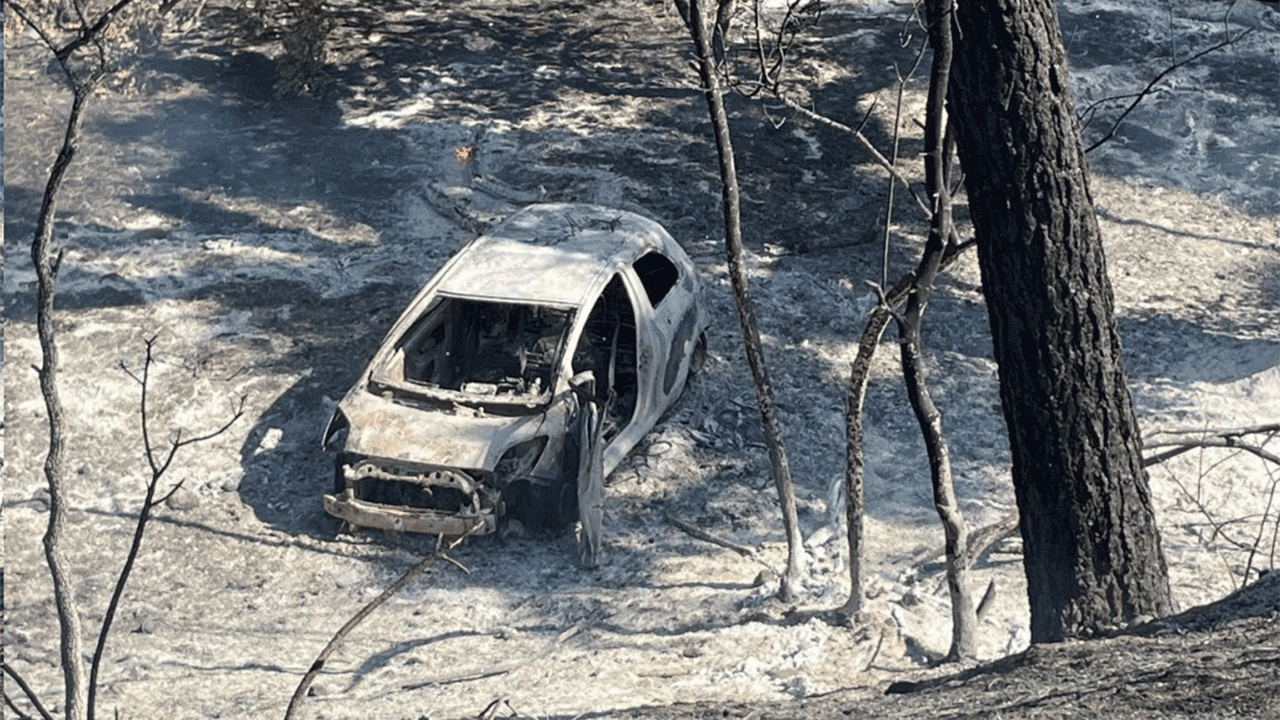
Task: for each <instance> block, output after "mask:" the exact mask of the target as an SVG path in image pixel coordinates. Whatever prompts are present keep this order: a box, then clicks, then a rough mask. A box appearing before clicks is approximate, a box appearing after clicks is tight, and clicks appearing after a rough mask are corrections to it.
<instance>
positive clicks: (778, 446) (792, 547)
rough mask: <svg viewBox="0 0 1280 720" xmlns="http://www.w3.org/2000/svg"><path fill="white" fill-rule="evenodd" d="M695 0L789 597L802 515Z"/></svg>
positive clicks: (695, 27)
mask: <svg viewBox="0 0 1280 720" xmlns="http://www.w3.org/2000/svg"><path fill="white" fill-rule="evenodd" d="M702 5H703V3H702V2H699V0H690V4H689V17H688V18H686V22H687V24H688V26H689V30H690V32H691V33H692V35H693V41H694V45H695V46H696V47H697V49H698V68H699V74H700V76H701V78H702V85H703V92H704V94H705V95H706V98H707V111H708V113H709V114H710V116H711V124H712V127H713V128H714V130H715V140H716V150H717V152H718V154H719V157H720V180H721V183H720V185H721V190H722V194H723V200H724V225H725V238H724V246H725V255H726V258H727V260H728V265H729V280H730V282H731V284H732V285H733V295H734V299H735V300H736V301H737V306H738V320H739V322H740V323H741V325H742V337H743V341H744V344H745V345H746V352H747V364H748V365H750V366H751V377H752V380H753V381H754V385H755V391H756V402H757V404H758V405H759V406H760V419H761V422H762V424H763V425H764V439H765V445H766V446H767V447H768V449H769V461H770V465H771V467H772V473H773V482H774V486H775V487H776V488H777V491H778V502H779V504H780V505H781V506H782V525H783V529H784V530H785V532H786V535H787V572H786V574H785V575H783V577H782V586H781V588H779V594H780V595H781V597H782V598H783V599H785V600H787V601H790V600H793V599H795V596H796V593H795V584H796V583H798V582H800V579H801V578H802V577H803V575H804V565H805V563H804V544H803V543H804V541H803V539H802V538H801V537H800V519H799V514H798V512H797V509H796V491H795V484H794V483H793V482H792V480H791V468H790V466H789V465H788V463H787V452H786V448H785V447H784V445H783V442H782V425H781V424H780V423H779V422H778V410H777V406H776V405H774V402H773V389H772V386H771V385H770V384H769V373H768V370H767V368H766V366H765V361H764V348H763V347H762V345H761V342H760V328H759V327H758V325H757V324H756V316H755V309H754V306H753V305H752V302H751V293H750V290H749V288H748V286H747V269H746V265H745V263H744V261H743V249H742V222H741V208H740V202H739V198H738V172H737V169H736V168H735V166H734V162H733V143H732V142H731V139H730V135H729V120H728V116H727V115H726V113H725V109H724V98H723V97H722V96H721V90H720V78H719V76H717V75H716V70H715V61H714V60H713V58H712V53H711V38H709V37H707V29H708V26H709V23H708V22H707V21H706V17H707V16H706V15H705V12H706V10H705V8H704V7H702Z"/></svg>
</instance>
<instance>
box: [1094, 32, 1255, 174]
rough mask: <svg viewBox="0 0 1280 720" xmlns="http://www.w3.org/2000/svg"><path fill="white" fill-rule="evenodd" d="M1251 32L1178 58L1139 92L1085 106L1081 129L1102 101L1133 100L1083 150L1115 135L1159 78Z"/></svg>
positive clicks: (1229, 37)
mask: <svg viewBox="0 0 1280 720" xmlns="http://www.w3.org/2000/svg"><path fill="white" fill-rule="evenodd" d="M1251 32H1253V28H1247V29H1246V30H1245V31H1244V32H1242V33H1240V34H1239V35H1237V36H1235V37H1234V38H1233V37H1231V36H1230V35H1228V36H1227V39H1225V40H1222V41H1221V42H1218V43H1215V44H1214V45H1210V46H1209V47H1207V48H1205V49H1204V50H1201V51H1200V52H1198V53H1196V54H1194V55H1192V56H1191V57H1188V58H1186V59H1185V60H1179V61H1177V62H1175V63H1173V64H1172V65H1170V66H1169V67H1167V68H1165V69H1164V70H1161V71H1160V72H1159V73H1157V74H1156V76H1155V77H1153V78H1151V80H1150V81H1149V82H1148V83H1147V84H1146V86H1145V87H1143V88H1142V90H1140V91H1139V92H1136V93H1131V94H1128V95H1117V96H1115V97H1109V98H1103V99H1102V100H1099V101H1097V102H1095V103H1093V104H1092V105H1090V106H1089V107H1087V108H1085V109H1084V111H1083V112H1081V113H1080V117H1081V118H1083V119H1084V123H1083V127H1081V130H1082V131H1083V130H1084V128H1085V127H1088V126H1089V123H1090V122H1092V121H1093V116H1094V113H1095V112H1096V109H1097V107H1098V106H1099V105H1101V104H1103V103H1107V102H1111V101H1113V100H1124V99H1126V98H1133V102H1131V103H1129V106H1128V107H1126V108H1125V109H1124V112H1122V113H1120V117H1118V118H1116V119H1115V122H1113V123H1111V129H1109V130H1107V132H1106V134H1105V135H1103V136H1102V138H1100V139H1099V140H1098V141H1097V142H1095V143H1093V144H1092V145H1090V146H1089V147H1087V148H1085V150H1084V151H1085V152H1086V153H1090V152H1093V151H1094V150H1095V149H1097V148H1098V147H1099V146H1101V145H1102V144H1103V143H1106V142H1107V141H1109V140H1111V138H1113V137H1115V134H1116V131H1117V130H1119V129H1120V124H1121V123H1123V122H1124V119H1125V118H1127V117H1129V113H1131V112H1133V110H1134V108H1136V107H1138V104H1139V103H1141V102H1142V101H1143V100H1144V99H1146V97H1147V95H1148V94H1150V93H1151V91H1152V90H1153V89H1155V86H1156V85H1157V84H1158V83H1159V82H1160V81H1161V80H1163V79H1164V77H1165V76H1166V75H1168V74H1169V73H1171V72H1173V71H1174V70H1177V69H1178V68H1180V67H1182V66H1183V65H1186V64H1188V63H1193V62H1195V61H1196V60H1199V59H1200V58H1202V57H1204V56H1205V55H1208V54H1209V53H1211V52H1215V51H1217V50H1221V49H1222V48H1224V47H1227V46H1229V45H1234V44H1235V43H1237V42H1239V41H1240V40H1242V39H1243V38H1244V37H1245V36H1246V35H1248V34H1249V33H1251Z"/></svg>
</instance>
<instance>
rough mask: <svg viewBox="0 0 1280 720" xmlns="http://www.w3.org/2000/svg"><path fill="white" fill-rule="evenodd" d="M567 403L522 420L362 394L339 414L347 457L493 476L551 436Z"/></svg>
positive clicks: (342, 406) (355, 395) (349, 400)
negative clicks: (507, 460)
mask: <svg viewBox="0 0 1280 720" xmlns="http://www.w3.org/2000/svg"><path fill="white" fill-rule="evenodd" d="M564 405H565V402H564V401H563V400H561V401H559V402H557V403H553V404H552V406H551V407H550V408H548V409H547V411H545V412H540V413H536V414H533V415H522V416H518V417H506V416H500V415H487V414H482V413H480V412H478V411H476V410H473V409H471V408H467V407H457V408H455V409H453V410H450V409H444V408H441V409H423V408H419V407H413V406H409V405H404V404H401V403H398V402H395V401H393V400H391V399H388V398H384V397H380V396H377V395H373V394H371V393H369V392H367V391H365V390H363V389H357V390H355V391H354V392H352V393H351V394H350V395H348V396H347V397H346V398H343V400H342V403H341V404H340V405H339V406H338V409H339V410H340V411H341V412H342V413H343V414H344V415H345V416H346V417H347V419H348V420H349V421H350V430H349V434H348V435H347V440H346V443H345V447H344V450H345V452H349V453H354V454H358V455H365V456H368V457H374V458H380V459H384V460H397V461H401V462H405V463H412V464H419V465H435V466H441V467H451V468H458V469H462V470H493V468H494V466H495V465H496V464H497V462H498V459H499V458H501V457H502V454H503V453H504V452H506V450H507V449H508V448H510V447H511V446H513V445H516V444H518V443H521V442H524V441H526V440H530V439H532V438H534V437H536V436H537V435H539V434H544V435H545V434H548V432H549V431H551V430H552V428H551V427H550V426H551V425H556V424H562V423H549V422H548V418H549V417H557V418H559V417H564V416H565V415H566V414H567V413H566V412H565V408H564Z"/></svg>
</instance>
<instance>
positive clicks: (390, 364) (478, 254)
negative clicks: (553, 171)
mask: <svg viewBox="0 0 1280 720" xmlns="http://www.w3.org/2000/svg"><path fill="white" fill-rule="evenodd" d="M707 324H708V315H707V310H706V307H705V303H704V302H703V300H702V297H701V286H700V284H699V280H698V276H697V273H696V271H695V269H694V266H693V264H692V263H691V262H690V261H689V258H688V256H687V255H686V254H685V253H684V251H683V250H682V249H681V248H680V246H679V245H677V244H676V242H675V241H674V240H673V239H672V238H671V236H670V235H668V234H667V232H666V231H665V230H664V229H663V228H662V227H661V226H660V225H658V224H657V223H655V222H653V221H652V220H649V219H646V218H644V217H641V216H640V215H636V214H634V213H630V212H625V211H620V210H614V209H609V208H604V207H599V206H594V205H582V204H547V205H534V206H531V207H528V208H525V209H523V210H521V211H519V212H517V213H516V214H514V215H512V216H511V217H510V218H508V219H507V220H505V221H503V222H502V223H500V224H499V225H497V226H496V227H494V228H493V229H492V230H491V231H490V232H488V233H487V234H485V235H483V236H481V237H479V238H477V239H475V240H473V241H471V242H470V243H469V244H467V245H466V246H465V247H464V248H463V249H462V250H460V251H459V252H458V253H457V254H456V255H455V256H454V257H453V258H451V259H450V260H449V261H448V262H447V263H446V264H445V266H444V267H443V268H442V269H441V270H440V271H439V272H438V273H437V274H436V275H435V277H433V278H432V279H431V281H430V282H429V283H427V285H426V286H425V287H424V288H423V289H422V290H421V291H420V292H419V293H418V295H417V296H416V297H415V298H414V299H413V301H412V302H411V303H410V304H409V307H408V308H407V309H406V310H405V311H404V313H403V314H402V315H401V316H400V319H399V320H397V321H396V323H395V325H393V326H392V328H391V330H390V332H389V333H388V334H387V337H386V339H385V340H384V341H383V343H382V346H381V347H380V348H379V349H378V352H377V354H376V355H375V356H374V358H373V360H372V362H370V363H369V366H368V367H367V368H366V369H365V371H364V372H363V373H362V374H361V375H360V378H359V380H358V381H357V383H356V384H355V386H354V387H353V388H351V390H350V391H349V392H348V393H347V394H346V396H345V397H344V398H343V399H342V401H341V402H340V403H339V405H338V408H337V410H336V411H335V413H334V415H333V418H332V419H331V420H330V421H329V424H328V427H327V428H326V429H325V431H324V447H325V449H326V450H329V451H333V452H335V453H336V457H335V461H336V462H335V465H336V471H335V480H334V485H335V486H334V492H333V494H330V495H325V497H324V506H325V510H327V511H328V512H329V513H330V514H331V515H334V516H336V517H338V518H341V519H343V520H345V521H346V522H347V524H348V526H351V527H372V528H382V529H386V530H393V531H408V532H419V533H432V534H442V535H462V534H466V533H477V534H483V533H490V532H493V531H495V530H496V529H498V527H499V525H500V524H506V523H508V522H510V521H511V520H518V521H519V522H520V523H521V524H522V525H524V526H525V527H526V529H529V530H534V529H556V528H563V527H565V526H567V525H568V524H570V523H571V522H572V521H574V520H578V519H581V520H582V522H583V524H584V527H585V526H586V525H588V520H589V518H587V517H586V515H587V514H589V513H591V512H593V508H591V507H586V506H585V505H587V504H591V503H594V505H595V506H597V507H596V509H595V510H594V512H596V513H597V517H596V518H595V523H596V524H597V525H598V521H599V517H598V500H599V493H600V489H599V484H600V483H601V482H602V480H603V476H604V475H607V474H608V473H609V472H611V471H612V470H613V468H614V467H616V466H617V465H618V463H619V462H620V461H621V460H622V459H623V457H625V456H626V454H627V453H628V452H630V451H631V450H632V449H633V448H634V447H635V446H636V444H637V443H638V442H639V441H640V440H641V439H642V438H643V437H644V435H645V434H646V433H647V432H649V430H650V429H652V428H653V426H654V424H655V423H656V422H657V421H658V419H659V417H660V416H661V415H662V414H663V412H664V411H666V410H667V408H669V407H670V406H671V404H672V403H673V402H675V400H676V399H677V398H678V397H679V396H680V393H681V392H682V390H683V389H684V386H685V382H686V380H687V378H688V376H689V374H690V372H691V371H692V370H694V369H696V367H697V365H698V364H699V363H700V362H701V358H703V357H705V353H706V338H705V331H706V328H707ZM593 464H594V467H593ZM593 475H594V480H593V479H592V477H593ZM590 484H594V485H595V487H587V486H588V485H590ZM593 494H594V499H593V500H591V501H590V502H589V503H584V502H582V501H581V500H580V497H588V496H592V495H593Z"/></svg>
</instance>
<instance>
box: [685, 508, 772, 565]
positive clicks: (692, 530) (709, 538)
mask: <svg viewBox="0 0 1280 720" xmlns="http://www.w3.org/2000/svg"><path fill="white" fill-rule="evenodd" d="M666 518H667V522H669V523H671V524H672V525H675V526H676V527H677V528H679V529H680V530H683V531H684V532H686V533H688V534H689V535H691V536H693V537H695V538H697V539H699V540H702V541H704V542H709V543H711V544H712V545H719V546H720V547H722V548H728V549H730V550H732V551H734V552H736V553H738V554H739V555H741V556H743V557H749V558H751V559H752V560H758V559H759V558H757V557H756V551H755V550H752V549H751V548H749V547H747V546H745V545H739V544H738V543H735V542H732V541H729V540H722V539H720V538H718V537H716V536H715V535H712V534H711V533H709V532H707V531H705V530H703V529H701V528H699V527H696V526H694V525H690V524H689V523H687V522H685V521H683V520H681V519H680V518H678V517H676V516H674V515H672V514H671V513H667V514H666Z"/></svg>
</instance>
